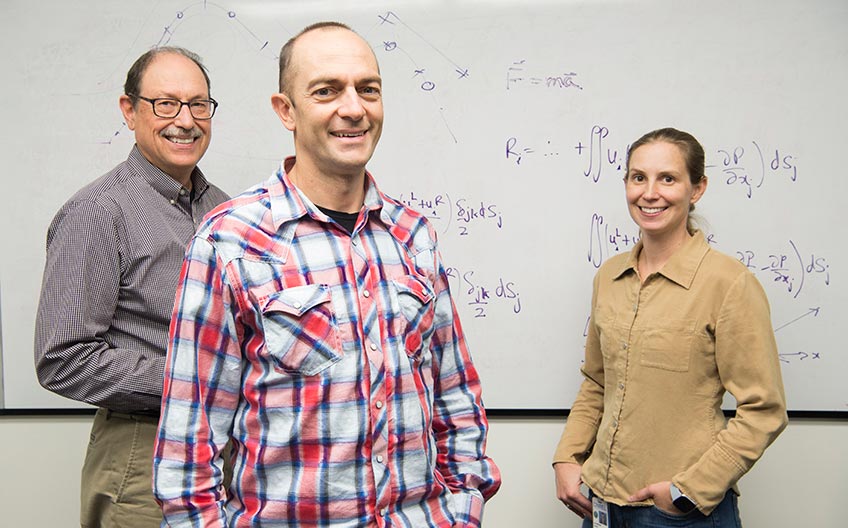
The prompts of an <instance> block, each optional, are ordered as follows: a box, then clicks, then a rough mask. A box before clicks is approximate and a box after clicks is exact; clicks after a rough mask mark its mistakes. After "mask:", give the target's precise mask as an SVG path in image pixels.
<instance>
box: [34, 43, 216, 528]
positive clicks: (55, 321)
mask: <svg viewBox="0 0 848 528" xmlns="http://www.w3.org/2000/svg"><path fill="white" fill-rule="evenodd" d="M119 104H120V108H121V112H122V113H123V117H124V120H125V121H126V124H127V127H128V128H129V129H130V130H132V131H133V132H134V133H135V141H136V144H135V146H134V147H133V149H132V151H131V152H130V154H129V157H128V158H127V160H126V161H124V162H122V163H120V164H119V165H118V166H117V167H115V168H114V169H112V170H111V171H109V172H108V173H107V174H105V175H104V176H102V177H100V178H99V179H97V180H95V181H93V182H92V183H90V184H89V185H87V186H85V187H84V188H83V189H81V190H80V191H78V192H77V193H76V194H75V195H74V196H73V197H71V199H70V200H68V202H67V203H65V204H64V205H63V206H62V208H61V209H60V210H59V212H58V213H57V214H56V217H55V218H54V219H53V222H52V223H51V225H50V228H49V230H48V232H47V263H46V266H45V270H44V280H43V283H42V290H41V299H40V303H39V307H38V318H37V321H36V332H35V365H36V372H37V374H38V379H39V381H40V383H41V384H42V386H44V387H45V388H47V389H48V390H51V391H53V392H55V393H57V394H60V395H62V396H65V397H67V398H70V399H73V400H78V401H82V402H85V403H89V404H91V405H96V406H97V407H99V409H98V411H97V414H96V416H95V419H94V424H93V426H92V431H91V438H90V442H89V446H88V451H87V453H86V458H85V463H84V465H83V469H82V491H81V511H80V524H81V525H82V526H83V527H95V526H104V527H112V526H120V527H131V528H132V527H150V528H153V527H159V525H160V522H161V520H162V512H161V510H160V509H159V506H158V505H157V504H156V502H155V500H154V498H153V494H152V491H151V479H152V475H151V461H152V453H153V444H154V440H155V436H156V425H157V422H158V420H159V408H160V404H161V397H162V379H163V371H164V365H165V351H166V348H167V341H168V325H169V323H170V318H171V311H172V308H173V306H174V293H175V291H176V286H177V280H178V276H179V272H180V266H181V264H182V261H183V257H184V254H185V248H186V245H187V243H188V241H189V240H190V239H191V237H192V236H193V235H194V232H195V229H196V227H197V225H198V224H199V223H200V221H201V220H202V218H203V217H204V215H206V213H208V212H209V211H211V210H212V209H213V208H214V207H215V206H217V205H218V204H219V203H221V202H223V201H225V200H226V199H227V198H228V197H227V195H226V194H225V193H224V192H223V191H221V190H220V189H218V188H217V187H215V186H213V185H211V184H210V183H209V182H207V181H206V178H205V177H204V175H203V173H202V172H201V171H200V169H198V168H197V162H198V161H199V160H200V158H201V157H202V156H203V154H204V153H205V152H206V148H207V147H208V146H209V141H210V138H211V132H212V121H211V119H212V116H213V115H214V113H215V108H216V107H217V103H216V102H215V101H214V100H213V99H212V98H211V97H210V94H209V77H208V75H207V73H206V70H205V68H204V66H203V65H202V63H201V61H200V58H199V57H198V56H197V55H195V54H194V53H191V52H190V51H187V50H184V49H181V48H173V47H167V48H156V49H153V50H150V51H148V52H147V53H145V54H143V55H142V56H141V57H139V58H138V60H136V62H135V63H134V64H133V66H132V67H131V68H130V70H129V72H128V73H127V79H126V84H125V85H124V95H122V96H121V97H120V99H119Z"/></svg>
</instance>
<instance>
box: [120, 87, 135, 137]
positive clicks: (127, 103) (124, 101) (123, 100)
mask: <svg viewBox="0 0 848 528" xmlns="http://www.w3.org/2000/svg"><path fill="white" fill-rule="evenodd" d="M118 104H119V105H120V107H121V113H122V114H124V122H125V123H126V124H127V128H129V129H130V130H135V107H133V103H132V99H130V98H129V96H128V95H122V96H121V97H120V98H118Z"/></svg>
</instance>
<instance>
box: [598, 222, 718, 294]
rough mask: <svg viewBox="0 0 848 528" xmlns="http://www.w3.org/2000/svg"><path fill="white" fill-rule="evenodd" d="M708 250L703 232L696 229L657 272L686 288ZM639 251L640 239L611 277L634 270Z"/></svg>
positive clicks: (690, 284)
mask: <svg viewBox="0 0 848 528" xmlns="http://www.w3.org/2000/svg"><path fill="white" fill-rule="evenodd" d="M709 250H710V246H709V244H707V241H706V240H704V235H703V233H701V231H698V230H696V231H695V232H694V233H693V234H692V236H691V237H688V238H687V239H686V240H685V241H684V242H683V244H682V245H681V246H680V247H679V248H678V249H677V251H675V252H674V254H673V255H672V256H671V258H670V259H668V262H666V263H665V265H664V266H663V267H662V269H661V270H660V271H659V272H658V273H659V274H660V275H662V276H663V277H665V278H667V279H668V280H670V281H672V282H675V283H677V284H679V285H680V286H683V287H684V288H686V289H687V290H688V289H689V288H690V287H691V286H692V281H694V280H695V273H696V272H697V271H698V268H699V267H700V266H701V262H703V260H704V257H705V256H706V254H707V252H709ZM641 251H642V241H641V240H640V241H639V242H638V243H637V244H636V246H635V247H634V248H633V250H632V251H630V253H629V254H628V256H627V259H626V260H625V261H624V262H623V263H622V265H621V268H620V269H619V270H618V272H617V273H616V274H615V276H614V277H613V279H614V280H617V279H619V278H621V277H622V276H623V275H624V274H625V273H626V272H628V271H630V270H633V272H634V273H635V272H636V269H637V266H638V259H639V253H641Z"/></svg>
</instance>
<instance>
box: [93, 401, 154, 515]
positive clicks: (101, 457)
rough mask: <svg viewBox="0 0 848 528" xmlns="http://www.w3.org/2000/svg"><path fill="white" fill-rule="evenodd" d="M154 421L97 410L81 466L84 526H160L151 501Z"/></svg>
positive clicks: (152, 419) (151, 418)
mask: <svg viewBox="0 0 848 528" xmlns="http://www.w3.org/2000/svg"><path fill="white" fill-rule="evenodd" d="M156 425H157V419H156V418H154V417H145V416H141V417H139V416H130V415H126V414H117V413H112V412H110V411H108V410H106V409H99V410H98V411H97V414H96V415H95V417H94V425H93V426H92V428H91V439H90V441H89V444H88V451H87V452H86V454H85V463H84V464H83V467H82V493H81V497H80V499H81V503H80V525H81V526H82V527H83V528H101V527H102V528H159V525H160V523H161V522H162V510H161V509H160V508H159V505H158V504H156V501H155V500H154V499H153V488H152V483H153V444H154V442H155V440H156Z"/></svg>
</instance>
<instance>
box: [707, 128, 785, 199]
mask: <svg viewBox="0 0 848 528" xmlns="http://www.w3.org/2000/svg"><path fill="white" fill-rule="evenodd" d="M751 145H752V146H751V147H749V148H748V149H747V150H746V148H745V147H744V146H733V147H728V148H722V149H719V150H718V151H717V152H716V153H717V155H718V158H719V162H718V163H717V164H714V165H708V166H707V167H709V168H712V167H718V168H719V169H720V170H721V172H722V174H723V175H724V176H725V183H726V184H727V185H736V186H738V187H740V188H741V189H742V191H743V192H744V193H745V196H747V197H748V198H751V197H753V194H754V190H755V189H759V188H761V187H762V186H763V184H764V183H765V182H766V179H767V178H768V177H772V176H776V177H782V178H784V179H786V180H788V181H790V182H795V181H797V180H798V166H797V164H796V158H795V156H794V155H792V154H788V153H786V151H781V149H779V148H775V149H773V151H772V150H769V151H768V152H766V151H764V149H763V148H761V147H760V145H759V144H758V143H757V142H756V141H751Z"/></svg>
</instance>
